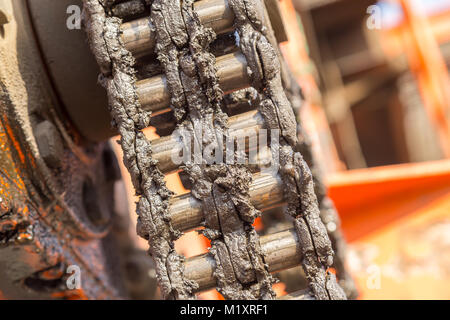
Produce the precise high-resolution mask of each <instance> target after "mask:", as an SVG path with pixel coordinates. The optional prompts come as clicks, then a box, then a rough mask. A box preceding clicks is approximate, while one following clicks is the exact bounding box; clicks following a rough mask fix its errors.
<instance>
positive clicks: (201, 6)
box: [121, 0, 234, 57]
mask: <svg viewBox="0 0 450 320" xmlns="http://www.w3.org/2000/svg"><path fill="white" fill-rule="evenodd" d="M194 10H195V12H196V13H197V15H198V17H199V19H200V21H201V23H202V24H203V25H204V26H205V27H209V28H212V29H213V30H214V32H216V34H224V33H227V32H231V31H233V22H234V14H233V11H231V10H230V7H229V6H228V1H227V0H201V1H197V2H195V3H194ZM121 29H122V41H123V43H124V45H125V48H127V49H128V50H129V51H130V52H131V53H132V54H133V55H134V56H135V57H140V56H142V55H146V54H149V53H152V52H153V50H154V49H155V45H156V29H155V27H154V26H153V24H152V21H151V18H150V17H145V18H141V19H138V20H134V21H131V22H126V23H124V24H123V25H122V28H121Z"/></svg>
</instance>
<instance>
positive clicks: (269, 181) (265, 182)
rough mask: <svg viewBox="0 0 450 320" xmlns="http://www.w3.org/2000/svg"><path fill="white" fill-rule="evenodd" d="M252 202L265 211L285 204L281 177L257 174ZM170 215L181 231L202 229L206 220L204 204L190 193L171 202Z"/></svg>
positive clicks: (175, 225)
mask: <svg viewBox="0 0 450 320" xmlns="http://www.w3.org/2000/svg"><path fill="white" fill-rule="evenodd" d="M249 193H250V201H251V203H252V204H253V205H254V206H255V208H256V209H258V210H261V211H264V210H269V209H271V208H274V207H278V206H281V205H283V204H284V203H285V200H284V197H283V188H282V182H281V180H280V177H279V176H277V175H276V176H273V175H271V174H260V173H258V174H255V175H254V176H253V181H252V184H251V185H250V190H249ZM169 214H170V220H171V222H172V226H173V227H174V228H175V229H177V230H179V231H188V230H191V229H195V228H198V227H200V226H201V225H202V224H203V223H204V220H205V216H204V213H203V209H202V203H201V202H200V201H198V200H197V199H195V197H193V196H192V195H191V194H190V193H187V194H183V195H179V196H176V197H173V198H172V199H171V200H170V205H169Z"/></svg>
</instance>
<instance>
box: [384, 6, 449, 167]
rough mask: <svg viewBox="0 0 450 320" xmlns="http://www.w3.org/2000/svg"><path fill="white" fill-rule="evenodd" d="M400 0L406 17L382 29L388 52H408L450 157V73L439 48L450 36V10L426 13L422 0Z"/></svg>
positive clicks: (433, 119) (445, 150)
mask: <svg viewBox="0 0 450 320" xmlns="http://www.w3.org/2000/svg"><path fill="white" fill-rule="evenodd" d="M397 2H399V3H400V5H401V7H402V9H403V13H404V21H403V22H402V23H401V24H400V25H399V26H397V27H395V28H392V29H388V30H383V31H382V32H381V39H382V40H383V41H381V45H382V47H383V49H384V51H385V53H386V54H387V55H388V56H391V57H392V56H397V55H400V54H405V55H406V58H407V60H408V63H409V68H410V70H411V72H412V73H413V74H414V75H415V77H416V80H417V83H418V86H419V89H420V93H421V96H422V100H423V103H424V106H425V108H426V111H427V114H428V117H429V118H430V120H431V123H432V124H433V127H434V128H435V131H436V134H437V137H438V140H439V143H440V146H441V150H442V153H443V155H444V156H445V157H446V158H450V77H449V74H448V71H447V67H446V64H445V60H444V58H443V56H442V54H441V51H440V48H439V43H444V42H448V41H449V40H450V12H449V11H446V12H441V13H439V14H436V15H434V16H431V17H426V16H425V15H424V14H423V10H421V8H420V7H417V5H418V4H415V5H416V6H413V3H412V2H411V1H410V0H397Z"/></svg>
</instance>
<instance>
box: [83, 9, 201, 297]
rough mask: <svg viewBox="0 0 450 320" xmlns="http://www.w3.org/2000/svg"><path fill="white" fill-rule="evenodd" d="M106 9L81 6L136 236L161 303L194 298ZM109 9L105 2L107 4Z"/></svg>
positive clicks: (127, 58)
mask: <svg viewBox="0 0 450 320" xmlns="http://www.w3.org/2000/svg"><path fill="white" fill-rule="evenodd" d="M106 5H107V4H105V3H101V2H100V1H99V0H85V1H84V6H85V10H86V13H87V16H86V19H87V31H88V35H89V36H90V37H89V38H90V44H91V47H92V48H93V49H92V50H93V52H94V53H95V54H96V57H97V59H98V63H99V65H100V66H101V71H102V75H101V77H100V81H101V83H102V84H103V85H104V86H105V88H106V89H107V92H108V99H109V105H110V111H111V114H112V116H113V119H114V124H115V126H116V127H117V129H118V131H119V133H120V137H121V138H120V142H119V143H120V145H121V146H122V149H123V152H124V158H123V161H124V164H125V166H126V167H127V169H128V171H129V172H130V175H131V179H132V181H133V185H134V188H135V190H136V194H137V195H138V196H139V202H138V204H137V213H138V215H139V218H138V226H137V231H138V234H139V235H140V236H141V237H143V238H145V239H147V240H148V241H149V243H150V250H149V251H150V254H151V255H152V256H153V259H154V260H155V265H156V273H157V279H158V283H159V286H160V288H161V292H162V294H163V295H164V297H166V298H174V299H188V298H194V295H193V293H192V292H193V290H194V289H195V288H196V287H197V285H196V284H195V283H193V282H192V281H188V280H186V279H185V278H184V276H183V260H184V258H183V257H182V256H180V255H178V254H177V253H176V251H175V250H174V243H173V241H174V240H176V239H178V237H179V236H180V234H179V232H176V231H174V230H173V228H172V226H171V224H170V219H169V218H168V208H169V198H170V197H171V196H172V192H171V191H170V190H169V189H168V188H167V187H166V184H165V182H164V175H163V174H162V173H161V172H160V170H159V169H158V167H157V163H156V162H155V161H154V160H153V159H152V148H151V143H150V141H149V140H148V139H147V138H146V137H145V135H144V133H143V132H142V130H143V129H145V128H146V127H148V126H149V124H150V116H151V114H150V113H148V112H145V111H143V110H142V109H141V108H140V105H139V102H138V98H137V95H136V90H135V81H136V76H135V70H134V68H133V65H134V63H135V61H134V58H133V57H132V55H131V53H130V52H128V51H127V50H126V49H125V48H124V46H123V43H122V42H121V39H120V25H121V23H122V21H121V19H118V18H116V17H110V16H107V12H108V10H106V11H105V8H108V6H106ZM109 5H111V1H110V3H109Z"/></svg>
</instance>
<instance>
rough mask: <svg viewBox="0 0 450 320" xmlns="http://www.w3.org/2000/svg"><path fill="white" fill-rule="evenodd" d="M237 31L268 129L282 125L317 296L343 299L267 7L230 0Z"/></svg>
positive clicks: (295, 213) (293, 210) (292, 194)
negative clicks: (268, 24) (272, 42)
mask: <svg viewBox="0 0 450 320" xmlns="http://www.w3.org/2000/svg"><path fill="white" fill-rule="evenodd" d="M229 4H230V7H231V8H232V10H233V11H234V13H235V16H236V20H235V25H236V29H237V31H238V33H239V46H240V48H241V51H242V52H243V54H244V55H245V57H246V59H247V63H248V66H249V69H250V73H249V75H250V78H251V81H252V86H253V87H254V88H255V89H256V90H257V91H258V92H259V93H260V96H261V99H260V103H259V106H258V109H259V111H260V112H261V114H262V115H263V117H264V119H265V123H266V126H267V127H268V128H269V129H279V130H280V132H281V141H280V146H279V149H278V152H279V157H280V173H281V176H282V179H283V182H284V188H285V193H286V195H287V201H288V208H287V213H288V214H289V215H291V216H292V217H294V218H295V222H294V225H295V229H296V230H297V234H298V237H299V240H300V246H301V250H302V254H303V260H302V266H303V269H304V271H305V274H306V277H307V279H308V281H309V286H310V288H311V290H312V291H313V293H314V295H315V297H316V298H317V299H336V298H339V299H345V294H344V293H343V291H342V289H341V288H340V287H339V286H338V285H337V283H336V279H335V278H334V276H333V275H332V274H331V273H328V272H327V268H328V267H330V266H331V265H332V263H333V249H332V245H331V242H330V239H329V238H328V235H327V231H326V229H325V226H324V225H323V223H322V221H321V220H320V211H319V206H318V202H317V197H316V194H315V192H314V183H313V178H312V174H311V171H310V170H309V168H308V166H307V164H306V162H305V161H304V159H303V157H302V155H301V154H300V152H298V151H300V148H301V145H300V143H299V142H298V140H297V123H296V121H295V115H294V112H293V109H292V106H291V105H290V102H289V100H288V99H287V97H286V94H285V92H284V90H283V86H282V81H281V74H280V73H281V72H280V65H279V63H277V62H278V59H277V52H276V51H275V49H274V48H273V47H272V46H271V45H270V43H269V41H268V40H267V38H266V36H267V32H268V30H267V28H266V27H265V26H264V25H263V23H262V21H263V12H261V9H260V6H258V5H257V2H256V1H250V0H230V1H229Z"/></svg>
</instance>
